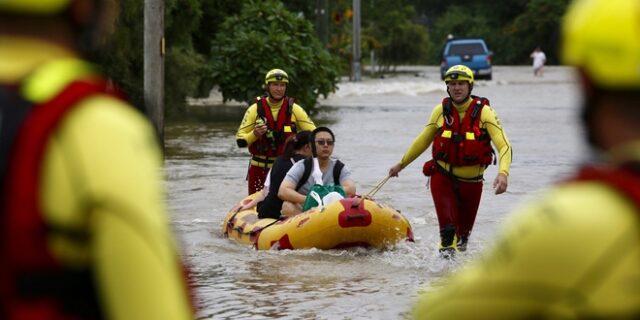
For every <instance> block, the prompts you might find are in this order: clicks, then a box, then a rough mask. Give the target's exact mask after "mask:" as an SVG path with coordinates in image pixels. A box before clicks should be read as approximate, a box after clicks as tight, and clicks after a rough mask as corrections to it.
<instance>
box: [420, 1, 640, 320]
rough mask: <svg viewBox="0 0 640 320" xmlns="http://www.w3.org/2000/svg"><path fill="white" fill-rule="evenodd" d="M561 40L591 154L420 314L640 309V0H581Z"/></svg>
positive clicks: (634, 313) (500, 315)
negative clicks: (571, 68)
mask: <svg viewBox="0 0 640 320" xmlns="http://www.w3.org/2000/svg"><path fill="white" fill-rule="evenodd" d="M561 40H562V42H561V51H560V53H561V59H562V61H563V63H565V64H568V65H572V66H575V67H576V69H577V70H578V72H577V73H576V75H577V80H578V82H577V84H578V85H579V88H578V89H580V90H581V101H582V103H583V104H582V107H581V113H582V117H581V119H580V120H582V121H581V123H582V127H583V128H584V129H585V130H584V132H585V137H586V138H587V139H585V140H587V141H588V143H589V145H590V146H591V147H592V148H591V151H592V152H593V153H592V157H591V158H592V159H590V160H591V161H590V162H592V163H590V164H589V165H587V166H583V167H582V168H580V169H579V170H578V172H577V173H576V176H575V177H574V178H572V179H569V180H568V181H563V182H561V183H559V184H558V185H557V186H554V187H552V188H550V190H548V191H547V192H545V193H543V194H541V195H540V196H537V197H536V199H535V200H532V201H530V202H529V203H527V204H526V205H524V206H523V207H521V208H520V209H519V210H518V211H517V212H513V213H511V214H509V221H508V222H507V223H506V224H505V226H503V228H502V230H503V231H502V232H501V235H499V236H498V239H497V241H496V243H495V244H494V245H492V246H490V247H488V249H489V250H487V251H486V252H484V253H483V256H482V259H478V260H477V261H475V262H473V264H471V265H469V266H465V267H464V268H460V272H459V273H458V274H456V275H454V276H453V277H452V278H450V279H448V281H447V282H446V284H445V285H444V286H442V287H441V288H438V289H435V290H428V291H429V292H427V293H425V294H424V295H423V296H422V297H420V298H419V301H418V303H417V304H416V308H415V312H414V317H415V318H416V319H470V320H471V319H640V103H639V101H640V1H632V0H579V1H573V3H571V4H570V6H569V7H568V10H567V13H566V15H565V16H564V18H563V23H562V34H561ZM567 94H569V93H567ZM576 120H578V119H576Z"/></svg>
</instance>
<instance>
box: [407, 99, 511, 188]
mask: <svg viewBox="0 0 640 320" xmlns="http://www.w3.org/2000/svg"><path fill="white" fill-rule="evenodd" d="M471 102H472V99H471V98H469V99H468V100H467V101H465V102H464V103H462V104H460V105H456V104H452V105H453V107H452V110H453V111H454V112H455V111H457V112H458V115H459V117H460V119H462V118H464V116H465V113H466V112H467V109H469V106H470V104H471ZM443 109H444V108H443V106H442V104H438V105H437V106H436V107H435V108H434V109H433V111H432V112H431V116H430V117H429V120H427V124H426V125H425V127H424V129H422V132H420V134H419V135H418V136H417V137H416V138H415V139H414V140H413V143H412V144H411V146H410V147H409V149H407V151H406V152H405V154H404V156H403V157H402V160H400V164H401V165H402V167H403V168H405V167H406V166H408V165H409V164H410V163H411V162H412V161H413V160H415V159H416V158H418V157H419V156H420V155H421V154H422V153H423V152H424V151H425V150H427V148H428V147H429V146H430V145H431V143H432V142H433V139H434V136H435V134H436V132H437V131H438V129H440V128H442V126H443V124H444V115H443V114H444V112H443ZM480 129H485V130H487V132H488V133H489V136H490V137H491V142H493V144H494V146H495V147H496V151H497V154H496V157H497V158H498V162H499V166H500V168H499V173H503V174H504V175H506V176H508V175H509V168H510V167H511V157H512V149H511V144H510V143H509V139H508V138H507V135H506V133H505V132H504V130H503V128H502V125H501V124H500V120H499V119H498V116H497V115H496V113H495V111H494V110H493V109H492V108H491V107H490V106H489V105H485V106H484V107H483V108H482V112H481V114H480ZM438 164H439V165H440V166H441V167H442V168H444V169H445V170H447V171H449V170H450V169H451V170H452V171H451V172H452V173H453V175H454V176H456V177H459V178H462V179H469V180H474V179H476V178H477V177H480V176H482V174H483V173H484V170H485V166H484V165H472V166H454V167H453V168H450V165H449V164H448V163H446V162H444V161H441V160H438Z"/></svg>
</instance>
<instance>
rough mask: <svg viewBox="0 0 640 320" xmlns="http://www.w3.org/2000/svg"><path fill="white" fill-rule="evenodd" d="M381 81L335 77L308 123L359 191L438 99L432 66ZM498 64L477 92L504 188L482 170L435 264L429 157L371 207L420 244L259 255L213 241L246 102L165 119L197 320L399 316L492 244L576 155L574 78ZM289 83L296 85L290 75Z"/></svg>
mask: <svg viewBox="0 0 640 320" xmlns="http://www.w3.org/2000/svg"><path fill="white" fill-rule="evenodd" d="M405 71H406V72H403V73H399V74H397V75H395V76H388V77H386V78H384V79H364V81H362V82H359V83H351V82H343V83H340V85H339V90H338V91H337V92H336V93H335V94H332V95H331V96H330V97H328V99H323V100H322V101H321V104H322V108H321V109H320V111H319V113H318V114H315V115H313V116H312V117H313V119H314V121H315V122H316V125H326V126H329V127H330V128H332V130H333V131H334V133H335V135H336V147H335V151H334V156H335V157H337V158H340V159H342V161H343V162H345V163H346V164H347V165H348V166H349V167H350V168H351V169H352V172H353V178H354V180H355V181H356V184H357V187H358V193H359V194H366V193H367V192H369V190H371V188H372V187H373V186H375V185H376V184H377V183H378V182H379V181H381V180H382V179H383V178H384V177H385V176H386V174H387V172H388V170H389V168H390V167H391V166H392V165H393V164H395V163H396V162H397V161H398V160H399V159H400V158H401V157H402V155H403V153H404V152H405V150H406V149H407V148H408V146H409V145H410V144H411V142H412V141H413V139H414V137H415V136H416V135H417V134H418V133H419V132H420V131H421V130H422V128H423V126H424V124H425V123H426V120H427V119H428V117H429V115H430V113H431V109H432V108H433V106H435V105H436V104H438V103H439V102H440V101H441V99H442V98H443V97H444V96H445V95H446V92H445V90H444V89H445V86H444V84H443V83H442V82H441V81H440V78H439V72H438V69H437V67H412V68H408V69H406V70H405ZM545 71H546V72H545V75H544V76H543V77H538V78H535V77H534V76H533V72H532V70H531V68H530V67H527V66H522V67H508V66H503V67H495V68H494V76H493V78H494V80H493V81H479V82H477V84H476V86H475V87H474V90H473V93H474V94H476V95H480V96H485V97H487V98H489V99H490V101H491V105H492V107H493V108H494V109H495V110H496V112H497V113H498V116H499V117H500V120H501V122H502V125H503V127H504V128H505V130H506V132H507V135H508V137H509V139H510V141H511V143H512V146H513V150H514V156H513V164H512V167H511V174H510V176H509V188H508V191H507V193H505V194H502V195H499V196H496V195H494V194H493V192H492V189H491V183H492V181H493V179H494V177H495V175H496V172H497V171H496V166H491V167H490V168H489V169H488V170H487V172H486V174H485V179H486V180H487V181H486V183H485V185H484V193H483V197H482V202H481V205H480V209H479V212H478V216H477V219H476V224H475V227H474V230H473V233H472V235H471V238H470V242H469V250H468V251H467V252H466V253H464V254H461V255H459V257H458V259H456V260H455V261H443V260H441V259H440V258H438V255H437V251H438V241H439V237H438V224H437V220H436V216H435V211H434V206H433V203H432V200H431V196H430V194H429V193H428V190H427V189H426V187H425V185H426V183H427V179H426V178H425V177H424V176H423V175H422V173H421V169H422V164H423V163H424V161H426V160H428V158H429V157H430V150H428V151H427V152H425V153H424V154H423V155H422V156H421V157H419V158H418V159H417V160H415V161H414V162H413V163H412V164H411V165H410V166H409V167H407V168H405V169H404V170H403V171H402V172H401V173H400V177H399V178H394V179H390V180H389V181H388V182H387V183H386V184H385V185H384V186H383V187H382V189H381V190H380V191H379V192H378V193H377V194H376V196H375V198H376V199H377V200H378V201H379V202H383V203H386V204H389V205H391V206H392V207H394V208H396V209H398V210H400V211H401V212H402V213H403V214H404V215H405V216H406V217H407V218H408V219H409V221H410V222H411V224H412V227H413V231H414V235H415V238H416V241H415V242H414V243H401V244H399V245H397V246H396V247H394V248H390V249H389V250H384V251H381V250H366V249H359V250H329V251H320V250H297V251H256V250H254V249H252V248H250V247H245V246H241V245H238V244H236V243H234V242H232V241H230V240H228V239H225V238H222V236H221V221H222V219H223V218H224V216H225V214H226V213H227V211H228V210H229V209H230V208H231V207H232V206H233V205H234V204H235V203H236V202H238V201H239V200H240V199H241V198H243V197H244V196H245V195H246V192H247V186H246V181H245V179H244V178H245V175H246V170H247V165H248V159H249V154H248V152H247V151H246V149H240V148H238V147H237V146H236V143H235V137H234V135H235V131H236V130H237V127H238V125H239V123H240V121H241V119H242V115H243V113H244V110H245V109H246V106H244V107H242V106H234V105H229V106H224V107H219V106H218V107H195V108H191V110H192V112H191V115H190V116H189V117H185V118H184V119H180V120H172V121H170V122H169V123H167V124H166V129H165V135H166V161H165V164H166V171H167V188H168V198H169V208H170V210H171V214H172V221H173V227H174V229H175V230H176V233H177V235H178V237H179V239H180V240H181V242H182V245H183V251H184V252H183V254H184V256H185V257H186V259H187V260H188V261H189V262H190V263H191V264H192V269H193V270H192V271H193V273H194V277H195V281H196V291H197V296H198V302H199V308H200V314H199V318H200V319H404V318H406V317H407V316H408V314H409V313H410V310H411V307H412V305H413V303H414V299H415V298H416V297H417V295H418V294H419V292H420V291H422V290H431V289H433V288H434V287H438V286H441V285H442V283H443V282H445V281H446V276H447V275H448V274H450V273H451V272H454V271H456V270H458V269H460V268H462V267H464V263H465V262H467V261H468V260H470V259H473V258H477V257H478V256H479V255H480V253H481V251H482V250H483V249H484V248H487V247H489V246H490V245H491V241H492V240H493V239H494V238H495V237H496V233H497V232H498V231H499V229H500V226H501V222H503V221H504V219H505V218H506V217H507V216H508V215H509V214H511V213H512V211H513V209H514V208H516V207H517V206H518V205H519V204H521V203H523V202H524V201H527V200H531V199H535V196H536V195H537V194H538V193H539V192H541V191H542V190H543V189H544V187H546V186H548V185H549V184H551V183H553V182H554V181H557V180H560V179H562V178H563V177H566V176H567V175H568V174H569V173H570V172H571V170H572V168H573V164H574V163H575V162H577V161H580V160H582V159H584V158H586V156H585V153H586V152H585V149H583V148H582V147H580V146H581V145H582V139H581V132H580V128H579V123H578V122H577V116H576V115H577V109H578V108H577V107H578V105H579V103H580V102H579V101H578V98H577V91H576V90H577V86H576V83H575V82H574V80H573V74H572V70H571V69H568V68H564V67H548V68H546V69H545ZM294 81H295V80H294Z"/></svg>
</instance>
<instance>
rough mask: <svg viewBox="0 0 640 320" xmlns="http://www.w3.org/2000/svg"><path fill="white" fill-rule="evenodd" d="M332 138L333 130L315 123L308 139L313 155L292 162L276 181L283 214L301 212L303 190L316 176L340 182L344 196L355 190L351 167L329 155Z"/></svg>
mask: <svg viewBox="0 0 640 320" xmlns="http://www.w3.org/2000/svg"><path fill="white" fill-rule="evenodd" d="M335 141H336V139H335V136H334V134H333V132H332V131H331V129H329V128H327V127H318V128H316V129H315V130H314V131H313V132H312V133H311V138H310V141H309V143H310V145H311V152H312V154H313V158H307V159H305V160H301V161H298V162H296V164H294V165H293V167H291V169H289V171H288V172H287V175H286V176H285V178H284V180H283V181H282V184H281V185H280V189H279V191H278V197H280V199H282V200H284V203H283V205H282V214H283V215H285V216H293V215H296V214H299V213H301V212H302V208H303V207H302V206H303V204H304V203H305V201H306V199H307V194H308V193H309V191H311V189H312V188H313V186H314V185H315V184H316V181H317V180H319V179H321V180H322V184H323V185H331V184H333V185H335V186H340V187H341V188H342V189H343V190H344V192H345V194H346V195H347V196H353V195H355V194H356V185H355V183H354V182H353V180H352V179H351V170H350V169H349V168H348V167H347V166H346V165H344V164H343V163H342V162H341V161H340V160H337V159H333V158H332V157H331V156H332V155H333V150H334V147H335ZM312 159H317V161H315V160H313V161H312ZM316 164H317V166H316ZM312 172H313V173H312ZM314 176H315V177H314ZM318 176H321V177H318Z"/></svg>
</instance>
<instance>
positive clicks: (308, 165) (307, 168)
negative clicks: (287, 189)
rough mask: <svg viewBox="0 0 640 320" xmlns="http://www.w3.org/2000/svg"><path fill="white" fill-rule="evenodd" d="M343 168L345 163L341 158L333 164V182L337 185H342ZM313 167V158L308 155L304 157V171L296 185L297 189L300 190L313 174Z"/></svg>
mask: <svg viewBox="0 0 640 320" xmlns="http://www.w3.org/2000/svg"><path fill="white" fill-rule="evenodd" d="M342 168H344V163H342V161H340V160H336V164H335V165H334V166H333V184H335V185H336V186H339V185H340V173H342ZM312 169H313V158H311V157H308V158H305V159H304V172H303V173H302V177H300V181H298V184H297V185H296V191H297V190H300V188H302V186H303V185H304V184H305V183H306V182H307V180H309V176H310V175H311V170H312Z"/></svg>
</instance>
